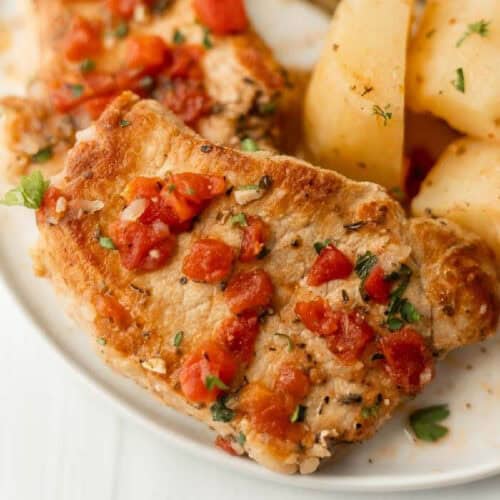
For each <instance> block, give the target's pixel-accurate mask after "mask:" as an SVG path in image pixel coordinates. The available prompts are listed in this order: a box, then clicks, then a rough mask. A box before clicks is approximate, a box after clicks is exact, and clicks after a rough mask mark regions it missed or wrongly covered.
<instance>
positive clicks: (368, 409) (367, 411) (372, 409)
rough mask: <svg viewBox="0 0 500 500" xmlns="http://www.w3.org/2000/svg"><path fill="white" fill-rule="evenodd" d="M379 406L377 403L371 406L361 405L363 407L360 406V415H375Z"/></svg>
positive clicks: (365, 416) (367, 416)
mask: <svg viewBox="0 0 500 500" xmlns="http://www.w3.org/2000/svg"><path fill="white" fill-rule="evenodd" d="M379 406H380V404H379V403H375V404H374V405H371V406H363V408H361V416H362V417H363V418H364V419H368V418H373V417H376V416H377V415H378V409H379Z"/></svg>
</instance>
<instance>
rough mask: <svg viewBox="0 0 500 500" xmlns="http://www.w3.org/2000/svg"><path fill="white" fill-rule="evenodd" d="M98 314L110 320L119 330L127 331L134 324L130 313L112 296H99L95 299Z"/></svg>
mask: <svg viewBox="0 0 500 500" xmlns="http://www.w3.org/2000/svg"><path fill="white" fill-rule="evenodd" d="M94 301H95V308H96V310H97V314H99V316H102V317H104V318H108V319H109V320H110V321H111V322H112V323H114V324H115V325H116V326H117V327H118V328H121V329H126V328H128V326H129V325H130V323H131V322H132V318H131V317H130V314H129V313H128V311H127V310H126V309H125V308H124V307H123V306H122V305H121V304H120V303H119V302H118V300H116V299H115V298H114V297H112V296H111V295H97V296H96V297H95V299H94Z"/></svg>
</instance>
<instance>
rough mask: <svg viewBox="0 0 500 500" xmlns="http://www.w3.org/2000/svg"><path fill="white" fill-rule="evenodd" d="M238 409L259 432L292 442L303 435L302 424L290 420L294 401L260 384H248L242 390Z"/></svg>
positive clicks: (298, 439)
mask: <svg viewBox="0 0 500 500" xmlns="http://www.w3.org/2000/svg"><path fill="white" fill-rule="evenodd" d="M239 409H240V410H241V411H243V412H245V413H246V414H247V415H248V417H249V419H250V421H251V422H252V424H253V427H254V429H255V430H256V431H257V432H259V433H266V434H269V435H270V436H272V437H275V438H278V439H283V440H290V441H294V442H298V441H300V439H301V437H302V436H303V433H304V429H303V426H302V424H300V423H292V422H291V421H290V417H291V415H292V413H293V411H294V410H295V402H294V401H293V399H292V398H287V397H286V396H285V395H284V394H283V393H280V392H277V391H271V390H269V389H267V388H266V387H264V386H263V385H260V384H249V385H247V386H246V387H245V388H244V389H243V391H242V394H241V398H240V406H239Z"/></svg>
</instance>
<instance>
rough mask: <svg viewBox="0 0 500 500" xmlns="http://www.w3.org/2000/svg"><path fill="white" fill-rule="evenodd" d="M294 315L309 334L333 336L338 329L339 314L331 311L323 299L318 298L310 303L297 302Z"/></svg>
mask: <svg viewBox="0 0 500 500" xmlns="http://www.w3.org/2000/svg"><path fill="white" fill-rule="evenodd" d="M295 313H296V314H297V316H298V317H299V318H300V320H301V321H302V323H304V325H305V326H306V327H307V328H308V329H309V330H311V332H314V333H319V334H320V335H323V336H327V335H333V334H334V333H335V332H337V330H338V329H339V328H340V325H339V322H340V315H339V313H337V312H335V311H333V309H332V308H331V307H330V305H329V304H328V303H327V302H326V301H324V300H323V299H320V298H318V299H316V300H313V301H311V302H297V304H296V305H295Z"/></svg>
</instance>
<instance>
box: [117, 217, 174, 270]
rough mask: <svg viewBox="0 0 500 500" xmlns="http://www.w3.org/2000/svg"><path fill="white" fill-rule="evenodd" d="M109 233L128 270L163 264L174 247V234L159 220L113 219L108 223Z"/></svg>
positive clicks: (155, 266) (153, 268)
mask: <svg viewBox="0 0 500 500" xmlns="http://www.w3.org/2000/svg"><path fill="white" fill-rule="evenodd" d="M109 235H110V237H111V239H112V240H113V242H114V243H115V245H116V247H117V248H118V251H119V253H120V258H121V261H122V264H123V266H124V267H125V268H126V269H129V270H142V271H154V270H156V269H159V268H161V267H163V266H164V265H165V264H166V262H167V261H168V260H169V259H170V257H171V256H172V254H173V252H174V248H175V237H174V236H173V235H172V234H171V232H170V230H169V228H168V226H167V225H166V224H164V223H162V222H159V221H158V222H155V223H153V224H151V225H145V224H142V223H141V222H131V221H121V220H120V221H117V222H114V223H113V224H111V225H110V227H109Z"/></svg>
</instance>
